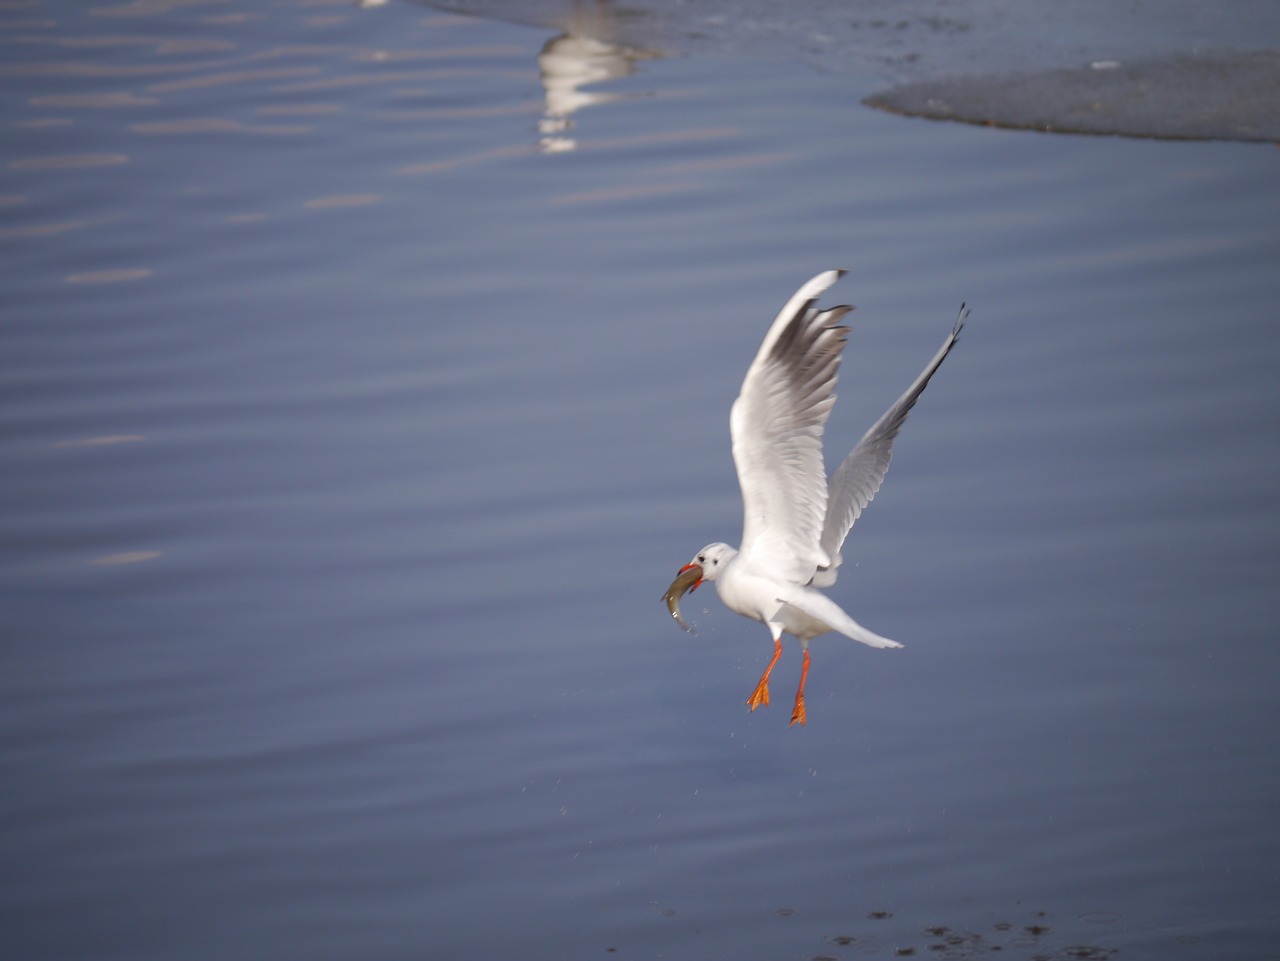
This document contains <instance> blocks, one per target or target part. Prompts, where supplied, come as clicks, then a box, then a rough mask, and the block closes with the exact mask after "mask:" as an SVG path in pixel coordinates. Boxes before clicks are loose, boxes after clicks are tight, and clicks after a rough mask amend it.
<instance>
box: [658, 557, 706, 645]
mask: <svg viewBox="0 0 1280 961" xmlns="http://www.w3.org/2000/svg"><path fill="white" fill-rule="evenodd" d="M701 583H702V568H701V567H699V566H698V565H697V564H686V565H685V566H684V567H682V568H680V573H679V574H677V575H676V579H675V580H674V581H672V582H671V586H670V587H668V588H667V593H665V594H663V595H662V599H663V600H664V601H666V602H667V610H669V611H670V612H671V616H672V617H674V618H675V619H676V623H677V624H679V625H680V627H681V628H682V629H683V630H685V631H686V632H688V633H689V634H697V633H698V632H697V631H695V630H694V629H693V628H692V627H690V626H689V625H688V624H686V623H685V622H684V618H683V617H681V616H680V598H682V597H684V596H685V595H686V594H688V593H689V592H690V591H692V590H694V588H696V587H697V586H698V585H699V584H701Z"/></svg>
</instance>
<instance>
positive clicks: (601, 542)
mask: <svg viewBox="0 0 1280 961" xmlns="http://www.w3.org/2000/svg"><path fill="white" fill-rule="evenodd" d="M4 18H5V20H6V21H8V27H7V29H5V31H4V33H3V35H2V36H0V40H3V42H4V49H5V51H6V56H5V57H4V59H3V62H2V63H0V75H3V78H4V84H3V87H2V88H0V89H2V90H3V106H4V116H5V118H6V119H5V121H4V122H5V124H6V129H7V131H8V135H7V136H6V137H5V138H4V141H3V145H2V146H0V198H3V206H0V244H3V246H4V252H3V255H4V259H5V264H6V266H7V269H6V271H5V277H4V288H3V289H4V298H3V301H2V302H0V332H2V333H0V336H2V337H3V356H4V358H5V360H6V363H5V364H4V365H3V367H2V368H0V390H2V391H3V397H4V403H3V405H2V406H0V418H2V423H3V428H4V429H3V433H0V445H2V451H0V453H2V456H3V463H4V464H5V470H4V471H3V472H0V503H3V504H4V508H5V509H4V514H3V521H2V524H3V527H2V529H0V530H2V533H3V537H2V539H0V545H2V546H0V612H2V613H0V617H2V618H3V621H2V624H3V637H4V639H5V640H4V648H3V650H4V669H3V671H0V729H2V730H3V731H4V737H3V740H2V741H0V777H2V778H3V790H0V823H2V824H3V833H2V834H0V866H2V867H3V870H2V871H0V912H2V917H0V921H2V922H3V923H0V930H3V931H4V932H5V933H4V935H3V937H4V940H5V942H6V943H7V944H6V947H7V950H6V952H5V953H6V954H7V955H12V956H15V957H24V958H94V959H111V958H121V959H125V958H128V959H131V961H136V959H142V958H156V959H161V958H163V959H172V958H175V957H179V958H226V957H229V956H234V957H246V958H254V957H264V958H266V957H270V958H273V959H280V958H295V957H296V958H304V957H305V958H308V959H317V958H344V959H346V958H351V957H356V956H360V957H374V958H402V957H403V958H410V957H412V958H421V957H423V956H429V957H461V956H468V957H513V956H522V957H531V958H581V957H591V956H603V955H606V954H617V955H618V956H619V957H622V956H629V957H697V958H729V957H732V958H760V959H765V958H778V957H795V958H815V957H834V958H841V959H844V958H857V957H895V956H905V955H904V952H906V951H912V952H914V953H915V954H916V955H917V956H925V955H928V956H934V955H937V956H941V957H947V956H953V957H987V956H991V957H1003V958H1016V957H1023V958H1034V957H1051V958H1056V957H1062V958H1066V957H1095V958H1102V957H1110V956H1112V955H1113V954H1114V955H1115V956H1116V957H1118V958H1140V957H1151V958H1157V957H1158V958H1161V959H1180V958H1186V959H1200V958H1205V957H1222V958H1259V959H1261V958H1267V957H1272V956H1274V954H1275V944H1276V939H1277V935H1280V925H1278V924H1277V917H1276V908H1275V897H1274V894H1275V891H1276V889H1277V869H1276V867H1275V865H1276V864H1277V863H1280V857H1278V855H1280V835H1278V832H1277V830H1276V827H1275V815H1274V812H1275V810H1276V809H1277V803H1278V802H1280V774H1278V772H1277V767H1276V763H1275V758H1276V749H1277V747H1278V746H1280V745H1278V744H1277V738H1278V732H1280V724H1278V723H1277V721H1280V717H1278V714H1280V712H1278V711H1277V706H1276V698H1275V693H1274V678H1275V676H1276V673H1277V669H1278V668H1280V653H1278V652H1277V651H1278V649H1277V646H1276V644H1275V643H1274V634H1275V626H1274V625H1275V623H1276V616H1277V613H1280V611H1278V608H1280V602H1278V601H1277V597H1276V593H1275V589H1274V585H1275V584H1276V583H1277V575H1278V574H1280V562H1278V558H1277V551H1276V544H1277V542H1278V535H1280V510H1278V509H1280V497H1278V496H1277V487H1276V483H1275V478H1276V476H1277V467H1280V449H1278V447H1277V440H1276V439H1277V427H1278V426H1280V425H1278V423H1277V411H1278V410H1280V387H1277V381H1276V378H1275V376H1274V371H1275V369H1276V362H1277V359H1278V357H1277V355H1278V354H1280V333H1278V331H1280V327H1277V324H1276V306H1275V305H1276V303H1277V302H1278V300H1277V293H1280V291H1278V289H1277V286H1278V284H1277V275H1276V272H1275V264H1276V263H1277V262H1280V235H1278V233H1277V230H1276V226H1275V225H1276V224H1277V223H1278V222H1280V209H1278V208H1280V199H1277V198H1280V191H1277V189H1276V176H1277V155H1276V152H1275V150H1274V148H1273V147H1271V146H1268V145H1250V144H1233V143H1213V142H1209V143H1159V142H1149V141H1135V140H1128V139H1120V138H1064V137H1049V136H1044V135H1038V134H1032V133H1019V132H1013V131H1005V130H996V129H980V128H974V127H967V126H960V125H945V124H933V123H929V122H925V121H917V120H907V119H903V118H899V117H894V116H890V115H887V114H882V113H878V112H875V111H871V110H867V109H865V108H863V107H861V106H859V100H860V99H861V97H863V96H865V95H866V94H867V93H869V92H870V91H871V90H872V89H873V88H874V84H875V82H876V81H875V79H874V78H872V77H853V78H851V77H850V76H847V75H842V76H833V75H830V74H822V73H815V72H813V71H812V70H810V69H809V68H808V67H806V66H805V65H802V64H798V63H797V64H791V63H786V62H784V61H775V62H771V63H770V64H769V65H768V67H767V69H766V68H764V67H762V66H761V64H760V62H759V61H756V60H752V59H749V58H745V57H742V58H739V57H731V56H711V55H707V56H694V57H683V58H670V57H654V56H651V55H644V56H641V55H637V54H634V53H618V52H615V54H616V56H615V54H610V53H609V52H607V51H596V54H598V55H599V57H600V58H601V59H602V60H603V61H605V62H611V63H612V64H613V65H612V66H609V67H607V68H606V69H605V73H606V74H607V76H608V77H609V78H610V79H608V80H606V81H604V82H603V83H599V84H597V85H595V86H592V87H590V88H587V91H586V92H588V93H596V94H602V95H607V96H601V97H599V98H587V99H588V101H589V102H587V103H583V104H579V105H577V106H576V107H575V109H573V110H568V111H567V110H566V109H565V108H564V103H565V101H564V100H556V101H555V102H554V103H553V104H551V103H548V99H547V97H548V95H547V87H546V86H544V82H543V81H544V78H545V74H546V71H547V70H548V68H547V65H546V60H545V54H546V52H547V49H548V45H549V44H550V43H553V42H554V41H555V40H556V39H557V38H556V35H555V34H552V33H550V32H548V31H545V30H537V29H533V28H528V27H517V26H510V25H503V24H500V23H492V22H486V21H483V20H477V19H467V18H462V17H457V16H454V15H449V14H445V13H438V12H433V11H431V10H428V9H424V8H422V7H420V6H414V5H408V4H387V5H385V6H382V7H377V8H369V9H360V8H356V7H353V6H349V5H346V4H317V3H302V2H297V3H295V2H291V0H277V2H272V3H267V4H253V5H246V4H239V3H219V4H212V3H210V4H198V3H197V4H177V3H154V4H153V3H126V4H108V5H106V6H102V7H96V8H81V7H73V6H70V5H66V4H57V3H40V4H35V5H31V6H23V7H21V8H19V7H16V6H14V7H12V8H11V9H7V10H5V11H4ZM654 52H655V51H648V52H647V53H648V54H652V53H654ZM540 55H543V57H544V59H543V61H542V66H541V67H540V65H539V56H540ZM618 58H620V59H621V61H622V64H621V65H618V64H617V59H618ZM549 85H550V84H549ZM564 92H565V91H564V90H563V89H561V90H560V91H559V93H561V94H563V93H564ZM831 266H844V267H848V268H849V269H850V271H851V272H850V274H849V276H848V277H846V278H845V279H844V280H843V281H842V282H841V284H840V285H839V287H838V288H837V289H836V290H834V291H833V292H832V293H833V296H835V297H837V298H838V299H842V300H843V299H848V300H850V301H852V302H853V303H856V304H857V305H858V309H857V311H856V313H855V314H854V315H853V321H854V328H855V329H854V333H853V338H852V341H851V345H850V348H849V351H848V354H847V359H846V363H845V366H844V368H843V374H842V382H841V383H842V387H841V398H840V402H839V404H838V405H837V407H836V411H835V414H834V415H833V417H832V421H831V425H830V428H829V432H828V437H829V444H830V445H831V446H832V447H834V448H837V449H836V450H833V451H832V452H831V454H832V456H833V457H836V456H840V455H842V454H843V453H844V447H845V446H846V445H849V444H851V443H852V442H853V441H854V440H856V438H857V436H858V435H859V434H860V432H861V431H862V430H863V429H865V427H866V426H867V425H868V424H870V423H871V422H872V420H873V419H874V418H875V417H876V416H877V415H878V414H879V413H880V411H881V410H882V409H883V408H884V407H885V406H887V404H888V403H889V402H890V401H892V399H893V398H894V397H896V396H897V394H898V393H899V392H900V391H901V390H902V389H903V387H905V386H906V384H907V383H909V382H910V380H911V379H912V378H913V377H914V376H915V374H916V373H917V371H918V370H919V368H920V367H921V366H922V365H923V364H924V362H925V361H926V360H927V359H928V357H929V356H931V354H932V351H933V350H934V349H936V347H937V345H938V343H940V342H941V339H942V337H943V336H944V335H945V333H946V331H947V330H949V329H950V325H951V323H952V320H953V318H954V315H955V312H956V310H957V308H958V307H959V304H960V302H961V301H962V300H964V301H967V302H968V303H969V305H970V306H971V307H972V309H973V318H972V321H971V323H970V325H969V327H968V328H967V330H966V332H965V335H964V337H963V339H962V341H961V343H960V344H959V346H958V347H957V349H956V351H955V353H954V354H953V355H952V357H951V358H950V359H949V360H948V362H947V365H946V366H945V367H944V369H943V370H942V371H941V372H940V373H939V375H938V377H937V378H936V379H935V381H934V383H933V384H932V385H931V386H930V388H929V391H928V393H927V394H926V396H925V397H924V399H923V401H922V402H921V404H920V406H919V407H918V408H917V410H916V411H915V412H914V413H913V415H912V419H911V421H910V422H909V423H908V425H907V429H906V431H905V432H904V434H903V436H902V438H901V440H900V442H899V444H898V446H897V448H896V456H895V460H894V465H893V469H892V470H891V471H890V474H889V477H888V479H887V482H886V485H885V487H884V489H883V491H882V492H881V494H880V495H879V496H878V497H877V499H876V501H875V503H874V505H872V507H871V508H870V509H869V510H868V511H867V513H866V514H865V515H864V517H863V518H862V519H861V520H860V521H859V523H858V526H857V527H856V529H855V530H854V533H853V536H852V538H851V540H850V542H849V544H848V548H847V550H846V558H847V560H846V568H845V570H844V573H843V575H842V579H841V581H840V583H839V584H838V585H837V586H836V588H835V589H834V591H833V596H834V597H835V598H836V599H837V600H838V601H839V602H840V603H841V604H842V605H844V606H846V607H847V608H848V609H849V610H850V611H851V612H852V613H853V614H854V616H855V617H856V618H858V620H859V621H861V622H862V623H864V624H866V625H867V626H868V627H870V628H871V629H873V630H875V631H877V632H879V633H882V634H886V635H888V636H890V637H893V638H896V639H898V640H900V641H902V642H903V643H904V644H905V645H906V648H905V649H904V650H902V651H897V652H880V651H872V650H869V649H864V648H860V647H858V646H856V645H854V644H852V643H846V642H844V641H843V640H841V639H839V638H827V639H820V640H818V641H817V642H815V643H814V645H813V649H814V665H813V669H812V671H811V672H810V676H809V686H808V713H809V723H808V725H807V727H805V728H803V729H801V728H789V727H788V726H787V723H786V722H787V717H788V712H787V710H786V704H787V703H788V702H789V696H788V695H789V693H790V691H791V689H792V687H793V686H794V684H795V681H796V678H797V676H798V672H799V657H798V653H797V651H796V650H795V649H794V648H788V650H787V651H786V653H785V655H784V658H783V660H782V661H781V662H780V664H779V667H778V669H777V670H776V671H775V674H774V677H775V682H774V683H775V704H774V705H773V707H771V708H769V709H763V710H759V711H756V712H754V713H750V712H748V711H747V709H746V708H745V706H744V704H743V701H744V699H745V698H746V696H747V694H748V693H749V692H750V690H751V688H752V686H753V685H754V683H755V679H756V677H757V676H758V673H759V671H760V670H761V669H762V668H763V666H764V664H765V662H766V660H767V656H768V654H769V652H770V644H769V640H768V636H767V633H766V632H765V630H764V629H763V628H762V627H760V626H759V625H756V624H753V623H750V622H747V621H745V620H743V619H741V618H738V617H736V616H734V615H731V614H729V613H727V612H725V611H724V610H723V609H722V608H721V607H720V606H719V604H718V602H717V601H716V600H715V598H714V596H712V595H711V594H710V592H709V591H706V592H704V591H699V592H698V593H697V594H695V595H693V596H692V597H691V598H688V599H687V600H686V609H687V610H686V613H687V615H690V616H692V617H693V618H694V619H695V621H696V623H697V626H698V628H699V630H700V635H701V636H700V637H698V638H696V639H695V638H689V637H687V636H686V635H684V634H682V633H681V632H679V631H678V630H677V629H676V628H675V627H674V626H673V625H672V624H671V623H670V618H669V617H668V616H667V614H666V611H665V610H664V609H663V607H662V605H661V604H660V602H659V600H658V596H659V594H660V593H661V591H662V589H663V587H664V586H665V585H666V584H667V583H668V581H669V579H670V577H671V576H672V574H674V572H675V570H676V569H677V568H678V567H679V566H680V564H682V563H684V562H685V561H686V560H687V559H688V557H689V556H691V555H692V553H693V552H694V551H695V550H696V549H697V548H698V547H700V546H701V545H702V544H704V543H706V542H708V541H710V540H714V539H726V540H730V541H735V540H736V539H737V535H738V530H739V525H740V517H739V509H740V508H739V501H738V496H737V491H736V488H735V481H734V477H733V472H732V465H731V461H730V458H729V451H728V437H727V429H728V424H727V421H728V408H729V404H730V403H731V401H732V399H733V397H734V395H735V393H736V391H737V387H738V384H739V383H740V381H741V377H742V374H743V372H744V371H745V369H746V365H747V363H748V362H749V360H750V358H751V356H752V354H753V353H754V351H755V349H756V347H757V345H758V343H759V339H760V337H761V336H762V334H763V332H764V330H765V328H766V326H767V324H768V322H769V320H770V319H771V318H772V315H773V313H774V312H775V311H776V309H777V308H778V306H780V305H781V303H782V302H783V301H784V300H785V299H786V297H787V296H788V295H789V294H790V292H791V291H792V290H793V289H794V288H795V287H796V286H797V285H798V284H799V283H800V282H802V281H803V280H805V279H806V278H808V277H809V276H811V275H812V274H813V273H816V272H817V271H818V270H821V269H824V268H827V267H831ZM699 602H700V603H699Z"/></svg>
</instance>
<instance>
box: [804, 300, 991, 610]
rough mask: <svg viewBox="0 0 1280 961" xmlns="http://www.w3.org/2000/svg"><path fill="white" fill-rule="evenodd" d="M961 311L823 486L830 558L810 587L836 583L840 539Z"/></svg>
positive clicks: (956, 332) (875, 485)
mask: <svg viewBox="0 0 1280 961" xmlns="http://www.w3.org/2000/svg"><path fill="white" fill-rule="evenodd" d="M966 317H968V311H966V310H965V309H964V308H963V307H961V308H960V316H959V317H957V318H956V323H955V326H954V327H953V328H952V329H951V333H950V334H948V335H947V339H946V340H944V341H943V342H942V346H941V347H940V348H939V349H938V352H937V353H936V354H934V355H933V359H932V360H931V361H929V363H928V366H926V367H925V369H924V370H923V371H921V373H920V376H919V377H917V378H916V379H915V383H913V384H912V385H911V386H910V387H908V388H907V390H906V393H904V394H903V395H902V396H901V397H899V398H898V400H897V402H895V403H894V405H893V406H892V407H890V408H889V409H888V410H887V411H885V412H884V414H883V415H881V417H880V419H879V420H878V421H876V422H875V423H874V424H873V425H872V426H871V429H870V430H868V431H867V432H866V434H864V435H863V437H862V440H860V441H858V443H857V445H856V446H855V447H854V448H853V450H851V451H850V452H849V456H848V457H846V458H845V459H844V461H843V462H842V463H841V464H840V466H839V467H837V468H836V470H835V473H833V474H832V475H831V482H830V484H829V485H828V492H827V514H826V520H825V521H824V523H823V527H822V539H821V542H820V543H821V547H822V551H823V553H824V554H826V556H827V557H828V558H829V559H830V564H829V566H826V567H825V569H820V570H819V571H818V572H817V574H816V575H815V576H814V579H813V584H814V586H815V587H829V586H831V585H832V584H834V583H835V581H836V571H837V568H839V566H840V548H841V547H842V546H843V545H844V539H845V538H846V537H847V536H848V534H849V530H850V528H852V527H853V522H854V521H856V520H857V519H858V516H859V515H860V514H861V513H862V509H863V508H864V507H866V506H867V505H868V504H869V503H871V499H872V498H873V497H875V496H876V492H877V491H878V490H880V485H881V483H883V481H884V475H885V473H886V472H887V471H888V470H889V459H890V457H891V456H892V454H893V450H892V448H893V440H894V438H895V437H897V436H898V431H899V430H901V429H902V425H903V423H904V422H905V421H906V419H907V414H909V413H910V412H911V408H912V407H914V406H915V405H916V401H917V400H919V399H920V395H921V394H922V393H924V389H925V388H926V387H927V386H929V378H931V377H932V376H933V375H934V373H935V372H936V371H937V370H938V368H939V367H940V366H942V362H943V361H944V360H946V359H947V354H949V353H950V352H951V348H952V347H954V346H955V343H956V339H957V338H958V337H959V336H960V331H961V330H962V329H963V328H964V322H965V318H966Z"/></svg>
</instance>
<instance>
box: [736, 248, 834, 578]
mask: <svg viewBox="0 0 1280 961" xmlns="http://www.w3.org/2000/svg"><path fill="white" fill-rule="evenodd" d="M843 273H844V271H837V270H829V271H826V272H825V273H821V274H819V275H818V276H816V277H814V278H813V279H812V280H810V281H809V282H808V283H806V284H805V285H804V286H803V287H801V288H800V289H799V290H798V291H796V293H795V295H794V296H792V298H791V299H790V300H789V301H788V302H787V304H786V306H785V307H783V308H782V311H781V312H780V313H779V314H778V317H777V319H776V320H774V322H773V325H772V326H771V327H770V328H769V332H768V333H767V334H766V335H765V339H764V343H763V344H762V345H761V346H760V351H759V353H758V354H757V355H756V358H755V360H754V361H753V362H752V364H751V367H750V368H749V369H748V371H747V376H746V379H745V380H743V382H742V390H741V392H740V393H739V395H738V399H737V400H736V401H734V404H733V410H732V412H731V414H730V417H729V427H730V432H731V434H732V437H733V460H734V463H735V464H736V466H737V468H738V483H739V484H740V486H741V487H742V503H743V524H742V548H741V551H740V554H741V557H742V562H743V563H745V564H746V565H747V566H748V567H750V568H751V569H752V570H755V571H757V572H758V573H761V574H765V575H768V576H771V577H774V578H776V579H778V580H780V581H783V582H789V583H793V584H804V583H807V582H808V581H809V579H810V578H812V577H813V574H814V572H815V571H816V570H817V569H818V567H820V566H825V565H826V564H828V563H829V558H828V557H827V555H826V554H825V553H824V551H823V550H822V548H821V547H820V545H819V538H820V536H821V532H822V525H823V520H824V518H825V517H826V514H827V478H826V467H825V464H824V463H823V458H822V431H823V427H824V426H825V425H826V422H827V417H828V415H829V414H830V413H831V406H832V404H833V403H835V385H836V372H837V369H838V368H839V366H840V351H841V349H842V348H843V347H844V344H845V341H846V339H847V338H848V333H849V331H848V328H846V327H841V326H839V325H838V324H837V323H836V321H838V320H839V319H840V318H841V317H842V316H844V315H845V314H846V313H848V312H849V311H850V310H852V308H851V307H843V306H842V307H834V308H832V309H830V310H818V309H817V308H815V307H814V303H815V302H816V301H817V299H818V297H819V296H820V295H821V294H822V292H823V291H825V290H826V289H827V288H828V287H830V286H831V285H832V284H834V283H835V282H836V280H837V279H839V277H840V276H841V275H842V274H843Z"/></svg>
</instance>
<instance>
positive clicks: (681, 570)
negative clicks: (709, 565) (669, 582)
mask: <svg viewBox="0 0 1280 961" xmlns="http://www.w3.org/2000/svg"><path fill="white" fill-rule="evenodd" d="M695 567H698V565H697V564H693V563H689V564H686V565H685V566H684V567H682V568H680V573H681V574H683V573H684V572H685V571H688V570H692V569H693V568H695ZM699 570H701V568H699ZM701 583H702V578H701V577H699V578H698V579H697V580H696V581H694V582H693V587H691V588H689V593H690V594H692V593H693V592H694V591H696V590H697V589H698V585H699V584H701Z"/></svg>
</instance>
